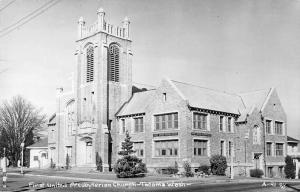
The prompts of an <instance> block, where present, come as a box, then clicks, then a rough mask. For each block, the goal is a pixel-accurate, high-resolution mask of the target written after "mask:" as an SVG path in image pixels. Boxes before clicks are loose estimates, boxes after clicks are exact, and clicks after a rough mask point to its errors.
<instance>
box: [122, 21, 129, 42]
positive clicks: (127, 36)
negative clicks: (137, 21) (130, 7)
mask: <svg viewBox="0 0 300 192" xmlns="http://www.w3.org/2000/svg"><path fill="white" fill-rule="evenodd" d="M129 24H130V21H129V19H128V17H125V18H124V20H123V28H124V37H125V38H126V39H129V37H130V36H129Z"/></svg>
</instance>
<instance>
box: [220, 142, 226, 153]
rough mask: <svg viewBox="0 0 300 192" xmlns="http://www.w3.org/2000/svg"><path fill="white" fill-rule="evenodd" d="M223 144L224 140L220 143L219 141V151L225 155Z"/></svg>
mask: <svg viewBox="0 0 300 192" xmlns="http://www.w3.org/2000/svg"><path fill="white" fill-rule="evenodd" d="M224 144H225V142H224V141H221V143H220V145H221V146H220V149H221V150H220V153H221V155H225V151H224V150H225V146H224Z"/></svg>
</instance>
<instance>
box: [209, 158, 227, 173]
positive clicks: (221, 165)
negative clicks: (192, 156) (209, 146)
mask: <svg viewBox="0 0 300 192" xmlns="http://www.w3.org/2000/svg"><path fill="white" fill-rule="evenodd" d="M209 161H210V167H211V172H212V173H213V174H214V175H225V171H226V168H227V161H226V158H225V157H224V156H222V155H213V156H212V157H211V158H210V160H209Z"/></svg>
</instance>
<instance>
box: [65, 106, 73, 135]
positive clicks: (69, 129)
mask: <svg viewBox="0 0 300 192" xmlns="http://www.w3.org/2000/svg"><path fill="white" fill-rule="evenodd" d="M74 107H75V101H74V100H71V101H70V102H68V104H67V106H66V112H67V114H66V126H67V130H66V133H67V135H71V134H72V131H75V108H74Z"/></svg>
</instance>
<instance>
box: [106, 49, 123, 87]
mask: <svg viewBox="0 0 300 192" xmlns="http://www.w3.org/2000/svg"><path fill="white" fill-rule="evenodd" d="M108 51H109V52H108V68H109V71H108V78H109V81H114V82H119V58H120V49H119V47H118V46H117V45H115V44H113V45H110V46H109V50H108Z"/></svg>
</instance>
